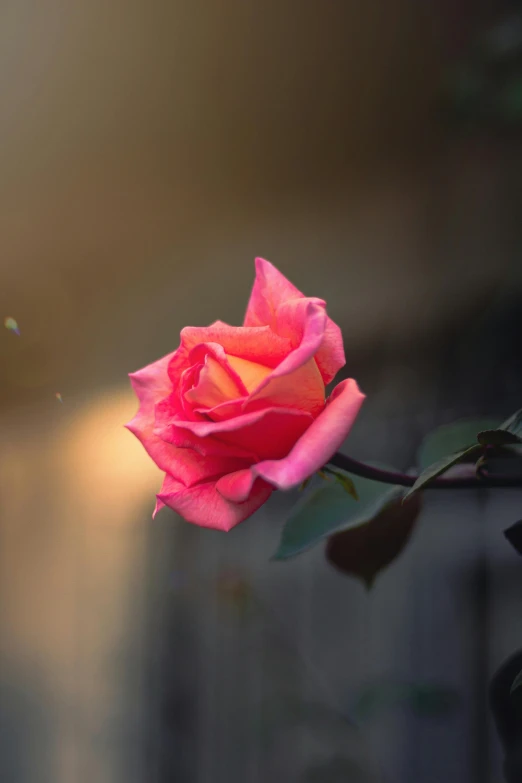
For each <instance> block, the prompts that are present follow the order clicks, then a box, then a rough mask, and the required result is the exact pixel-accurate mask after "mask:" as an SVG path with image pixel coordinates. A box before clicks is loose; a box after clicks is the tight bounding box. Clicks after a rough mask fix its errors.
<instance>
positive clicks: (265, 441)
mask: <svg viewBox="0 0 522 783" xmlns="http://www.w3.org/2000/svg"><path fill="white" fill-rule="evenodd" d="M312 422H313V418H312V416H311V415H310V414H309V413H305V412H304V411H298V410H292V409H287V408H263V409H262V410H259V411H253V412H252V413H244V414H242V415H240V416H236V417H235V418H233V419H227V420H225V421H181V420H180V421H173V422H172V425H173V426H174V427H179V428H181V429H187V430H190V432H193V433H194V435H197V436H198V437H200V438H205V437H207V436H209V435H210V436H212V437H214V438H218V439H219V440H221V441H224V442H225V443H229V444H231V445H233V446H238V447H239V448H241V449H246V450H248V451H254V452H255V454H256V455H257V458H258V459H270V458H271V459H280V458H281V457H284V456H286V455H287V454H288V453H289V451H290V449H291V448H292V446H293V445H294V443H296V441H297V440H298V439H299V438H300V437H301V435H302V434H303V432H304V431H305V430H306V429H308V427H309V426H310V425H311V424H312Z"/></svg>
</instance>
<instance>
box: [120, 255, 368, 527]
mask: <svg viewBox="0 0 522 783" xmlns="http://www.w3.org/2000/svg"><path fill="white" fill-rule="evenodd" d="M344 364H345V358H344V349H343V340H342V335H341V330H340V329H339V327H338V326H337V325H336V324H334V323H333V321H331V320H330V318H328V316H327V314H326V304H325V302H324V301H322V300H321V299H316V298H312V297H305V296H304V294H302V293H301V292H300V291H298V290H297V288H295V287H294V286H293V285H292V283H290V282H289V281H288V280H287V279H286V278H285V277H284V276H283V275H282V274H281V273H280V272H278V270H277V269H276V268H275V267H274V266H272V264H270V263H269V262H268V261H265V260H264V259H262V258H257V259H256V279H255V282H254V287H253V289H252V294H251V296H250V301H249V303H248V307H247V311H246V316H245V320H244V324H243V326H229V325H228V324H225V323H223V322H222V321H216V322H215V323H213V324H211V325H210V326H206V327H195V326H187V327H185V328H184V329H183V330H182V332H181V343H180V346H179V348H178V349H177V350H176V351H174V353H171V354H169V355H168V356H164V357H163V358H162V359H159V360H158V361H156V362H153V363H152V364H149V365H148V366H147V367H144V368H143V369H142V370H139V371H138V372H135V373H132V374H131V375H130V376H129V377H130V379H131V383H132V386H133V388H134V390H135V392H136V394H137V396H138V399H139V403H140V406H139V410H138V413H137V414H136V416H135V417H134V419H133V420H132V421H131V422H130V423H129V424H127V425H126V426H127V427H128V429H129V430H130V431H131V432H133V433H134V434H135V435H136V437H137V438H139V440H140V441H141V443H142V444H143V446H144V447H145V449H146V450H147V452H148V454H149V455H150V457H152V459H153V460H154V462H155V463H156V464H157V465H158V467H159V468H160V469H161V470H163V471H165V479H164V482H163V486H162V488H161V491H160V492H159V494H158V495H157V505H156V509H155V511H154V514H156V513H157V511H158V510H159V509H160V508H162V507H163V506H165V505H166V506H170V508H172V509H174V511H177V513H178V514H180V515H181V516H182V517H184V518H185V519H186V520H187V521H188V522H193V523H194V524H196V525H201V526H203V527H211V528H217V529H219V530H230V528H232V527H234V525H237V524H238V522H242V521H243V520H244V519H246V518H247V517H248V516H250V515H251V514H253V512H254V511H256V509H258V508H259V506H261V505H262V504H263V503H265V501H266V500H268V498H269V496H270V495H271V493H272V492H273V490H274V489H282V490H286V489H290V488H291V487H295V486H297V485H299V484H300V483H301V482H302V481H304V479H306V478H308V477H309V476H311V475H312V474H313V473H314V472H315V471H316V470H318V469H319V468H321V467H322V466H323V465H324V464H325V463H326V462H327V461H328V460H329V459H330V457H331V456H332V455H333V454H334V452H335V451H336V450H337V449H338V448H339V446H340V445H341V443H342V442H343V441H344V439H345V438H346V436H347V434H348V432H349V430H350V428H351V426H352V424H353V422H354V419H355V417H356V416H357V413H358V411H359V408H360V406H361V403H362V401H363V399H364V395H363V394H362V393H361V391H360V390H359V388H358V386H357V383H356V382H355V381H354V380H352V379H350V380H344V381H342V382H341V383H339V384H338V385H337V386H336V387H335V388H334V390H333V391H332V393H331V395H330V396H329V397H328V399H325V385H326V384H328V383H330V381H332V379H333V378H334V376H335V375H336V373H337V371H338V370H339V369H340V368H341V367H342V366H343V365H344Z"/></svg>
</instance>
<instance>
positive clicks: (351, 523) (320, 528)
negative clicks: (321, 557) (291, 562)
mask: <svg viewBox="0 0 522 783" xmlns="http://www.w3.org/2000/svg"><path fill="white" fill-rule="evenodd" d="M357 490H358V495H359V500H358V501H355V500H354V499H353V497H350V495H349V494H348V493H347V492H346V490H345V489H344V487H343V486H341V484H339V483H337V482H336V483H332V484H329V485H327V486H323V487H320V488H319V489H315V490H312V491H311V492H309V493H308V495H307V496H305V497H304V498H303V499H302V500H301V501H300V502H298V503H297V504H296V506H294V508H293V509H292V511H291V512H290V516H289V517H288V519H287V521H286V524H285V526H284V528H283V531H282V534H281V541H280V543H279V547H278V549H277V552H276V553H275V555H274V558H273V559H275V560H286V559H287V558H289V557H294V556H295V555H298V554H300V553H301V552H304V551H305V550H307V549H310V547H312V546H314V545H315V544H318V543H319V541H321V540H322V539H324V538H326V537H327V536H330V535H332V533H335V532H337V531H339V530H345V529H347V528H352V527H357V526H359V525H364V524H365V523H366V522H368V521H369V520H370V519H372V518H373V517H374V516H375V515H376V514H377V513H378V512H379V511H380V510H381V509H382V508H383V506H384V505H385V504H386V503H388V502H390V500H392V499H393V498H394V497H397V493H399V496H400V497H402V492H401V490H400V488H397V487H392V488H391V489H390V487H389V486H387V485H386V484H381V483H379V482H376V481H369V480H368V479H363V478H361V479H358V481H357Z"/></svg>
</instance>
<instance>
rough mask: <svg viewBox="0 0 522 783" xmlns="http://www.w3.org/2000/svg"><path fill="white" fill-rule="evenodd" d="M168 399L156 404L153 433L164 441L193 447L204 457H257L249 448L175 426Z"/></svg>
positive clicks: (254, 459) (179, 445)
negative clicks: (202, 435) (201, 435)
mask: <svg viewBox="0 0 522 783" xmlns="http://www.w3.org/2000/svg"><path fill="white" fill-rule="evenodd" d="M169 400H170V398H166V399H164V400H161V402H159V403H158V404H157V405H156V426H155V428H154V434H155V435H156V436H157V437H158V438H161V439H162V440H163V441H165V443H171V444H172V445H174V446H178V447H179V448H182V449H187V448H188V449H194V451H197V452H198V453H199V454H203V456H205V457H219V456H222V457H242V458H244V459H247V460H249V461H250V462H255V461H256V460H257V459H258V458H257V456H256V454H255V453H254V452H253V451H252V450H251V449H242V448H239V447H238V446H232V445H230V444H228V443H224V442H223V441H221V440H218V439H217V438H213V437H212V436H207V437H203V438H201V437H199V436H198V435H195V434H194V433H193V432H190V430H188V429H182V428H181V427H178V426H176V419H175V416H174V415H173V413H172V407H171V403H170V401H169Z"/></svg>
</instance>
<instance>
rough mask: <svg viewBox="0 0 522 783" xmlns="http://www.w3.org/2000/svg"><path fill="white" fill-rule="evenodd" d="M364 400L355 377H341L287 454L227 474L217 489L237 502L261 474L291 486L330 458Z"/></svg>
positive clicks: (275, 483)
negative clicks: (321, 408) (314, 417)
mask: <svg viewBox="0 0 522 783" xmlns="http://www.w3.org/2000/svg"><path fill="white" fill-rule="evenodd" d="M363 400H364V394H362V392H361V391H360V390H359V387H358V386H357V383H356V382H355V381H354V380H352V379H349V380H346V381H341V383H339V384H338V385H337V386H336V387H335V389H334V390H333V392H332V394H331V396H330V398H329V400H328V403H327V405H326V408H325V409H324V411H323V412H322V413H321V415H320V416H319V417H318V418H317V419H316V420H315V421H314V423H313V424H312V426H311V427H309V428H308V429H307V430H306V432H305V433H304V435H303V436H302V437H301V438H300V439H299V440H298V441H297V443H296V444H295V446H294V448H293V449H292V451H291V452H290V454H288V456H287V457H285V458H283V459H280V460H264V461H263V462H259V463H258V464H257V465H253V466H252V468H250V470H242V471H239V472H238V473H235V474H233V475H232V476H225V477H223V478H222V479H219V481H218V482H217V485H216V486H217V489H218V491H219V492H222V493H223V494H224V496H225V497H227V498H233V499H234V500H235V501H236V502H238V501H240V500H241V499H242V498H244V497H248V495H249V493H250V489H251V487H252V485H253V483H254V482H255V481H256V479H257V478H258V477H261V478H263V479H265V481H268V482H269V483H270V484H273V486H274V487H277V489H291V488H292V487H295V486H297V485H298V484H300V483H301V482H302V481H304V480H305V479H306V478H308V477H309V476H311V475H312V473H315V471H316V470H319V468H321V467H322V466H323V465H324V464H325V462H328V460H329V459H330V457H331V456H332V454H334V453H335V452H336V451H337V449H338V448H339V446H340V445H341V443H342V442H343V441H344V439H345V438H346V436H347V435H348V432H349V431H350V429H351V426H352V424H353V422H354V421H355V418H356V416H357V413H358V412H359V408H360V407H361V405H362V402H363Z"/></svg>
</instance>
